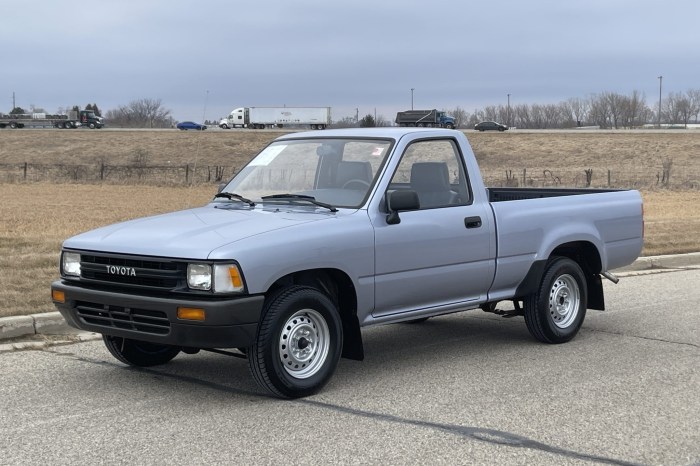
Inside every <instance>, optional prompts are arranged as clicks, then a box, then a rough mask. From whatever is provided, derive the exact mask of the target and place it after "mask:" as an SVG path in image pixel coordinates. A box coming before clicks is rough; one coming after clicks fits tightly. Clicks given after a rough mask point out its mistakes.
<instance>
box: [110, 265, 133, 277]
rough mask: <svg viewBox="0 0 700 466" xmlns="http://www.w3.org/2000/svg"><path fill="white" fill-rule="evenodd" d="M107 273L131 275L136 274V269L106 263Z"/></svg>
mask: <svg viewBox="0 0 700 466" xmlns="http://www.w3.org/2000/svg"><path fill="white" fill-rule="evenodd" d="M105 267H107V273H108V274H110V275H128V276H130V277H135V276H136V271H135V270H134V269H132V268H131V267H117V266H116V265H106V266H105Z"/></svg>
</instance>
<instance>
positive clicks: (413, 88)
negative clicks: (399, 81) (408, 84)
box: [411, 87, 416, 110]
mask: <svg viewBox="0 0 700 466" xmlns="http://www.w3.org/2000/svg"><path fill="white" fill-rule="evenodd" d="M415 90H416V88H415V87H412V88H411V110H413V91H415Z"/></svg>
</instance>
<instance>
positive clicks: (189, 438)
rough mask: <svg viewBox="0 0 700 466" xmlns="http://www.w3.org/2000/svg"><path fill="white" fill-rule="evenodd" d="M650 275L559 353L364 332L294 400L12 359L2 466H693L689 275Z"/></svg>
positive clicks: (478, 337) (454, 330) (517, 342)
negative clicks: (356, 349) (361, 345)
mask: <svg viewBox="0 0 700 466" xmlns="http://www.w3.org/2000/svg"><path fill="white" fill-rule="evenodd" d="M660 267H661V266H660V265H659V264H658V263H657V264H656V265H655V266H654V267H645V268H643V269H642V270H638V271H627V272H622V273H620V275H621V277H622V280H621V281H620V283H619V284H618V285H613V284H612V283H609V282H606V283H605V288H606V300H607V306H608V310H607V311H605V312H598V311H589V312H588V314H587V316H586V321H585V323H584V326H583V328H582V330H581V332H580V333H579V335H578V336H577V337H576V338H575V339H574V340H573V341H571V342H569V343H567V344H563V345H545V344H541V343H538V342H536V341H535V340H533V339H532V337H531V336H530V335H529V333H528V332H527V329H526V327H525V323H524V321H523V320H522V318H519V317H515V318H510V319H506V318H502V317H498V316H495V315H491V314H485V313H483V312H481V311H468V312H464V313H458V314H453V315H449V316H442V317H438V318H433V319H430V320H428V321H427V322H425V323H423V324H420V325H408V324H397V325H386V326H381V327H374V328H369V329H366V330H365V331H364V332H363V336H364V339H365V353H366V359H365V361H363V362H356V361H348V360H341V362H340V365H339V367H338V370H337V371H336V374H335V375H334V377H333V379H332V380H331V382H330V383H329V385H328V386H326V387H325V389H324V390H323V391H322V392H321V393H320V394H318V395H316V396H313V397H309V398H306V399H303V400H295V401H282V400H277V399H273V398H269V397H266V396H264V395H263V394H262V393H261V391H260V390H259V389H258V388H257V387H256V386H255V384H254V382H253V380H252V378H251V377H250V375H249V374H248V369H247V365H246V362H245V361H243V360H239V359H235V358H230V357H227V356H222V355H217V354H211V353H200V354H197V355H180V356H178V357H177V358H175V359H174V360H173V361H172V362H171V363H169V364H167V365H165V366H160V367H156V368H151V369H135V368H129V367H127V366H124V365H123V364H121V363H119V362H117V361H116V360H114V359H113V358H112V357H111V356H110V355H109V353H108V352H107V350H106V349H105V348H104V346H103V345H102V343H101V342H100V341H86V342H79V343H72V344H69V345H64V344H53V343H52V344H46V345H43V346H40V347H37V348H38V350H35V351H26V350H25V351H20V350H18V349H14V350H13V351H6V352H4V353H2V354H0V374H2V376H1V377H2V383H1V384H0V412H2V413H3V415H2V416H1V417H0V434H2V437H1V438H2V439H3V441H2V442H0V464H57V463H61V464H70V463H78V462H80V463H100V464H116V463H138V464H193V463H194V464H210V463H227V464H244V463H246V464H280V463H286V464H312V463H314V464H328V463H334V464H336V463H337V464H380V463H381V464H505V465H507V464H552V465H555V464H556V465H560V464H596V463H597V464H663V465H690V464H699V463H700V374H699V373H698V369H699V368H700V364H698V363H699V362H700V313H698V311H697V303H698V302H700V287H699V286H698V284H700V267H698V266H697V265H692V264H691V265H684V266H678V267H666V268H660ZM59 338H60V337H59ZM74 338H75V336H74ZM24 349H27V347H25V348H24Z"/></svg>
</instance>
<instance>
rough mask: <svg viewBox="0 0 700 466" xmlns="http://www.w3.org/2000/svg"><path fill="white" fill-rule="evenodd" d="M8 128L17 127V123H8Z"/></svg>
mask: <svg viewBox="0 0 700 466" xmlns="http://www.w3.org/2000/svg"><path fill="white" fill-rule="evenodd" d="M10 128H12V129H17V123H15V122H14V121H13V122H12V123H10Z"/></svg>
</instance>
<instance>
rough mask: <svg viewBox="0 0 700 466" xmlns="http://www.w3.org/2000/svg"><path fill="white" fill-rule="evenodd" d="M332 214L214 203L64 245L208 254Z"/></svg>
mask: <svg viewBox="0 0 700 466" xmlns="http://www.w3.org/2000/svg"><path fill="white" fill-rule="evenodd" d="M328 218H332V215H329V214H326V213H320V212H316V211H315V210H311V209H305V210H291V211H280V210H263V209H259V208H258V209H236V208H230V207H223V208H222V207H214V206H213V205H209V206H206V207H199V208H196V209H189V210H183V211H179V212H173V213H169V214H163V215H156V216H153V217H145V218H140V219H136V220H130V221H127V222H122V223H116V224H114V225H110V226H106V227H102V228H98V229H96V230H92V231H88V232H86V233H82V234H79V235H77V236H74V237H72V238H69V239H68V240H66V241H65V242H64V243H63V246H64V247H65V248H70V249H81V250H89V251H103V252H113V253H118V254H138V255H148V256H160V257H178V258H183V259H185V258H188V259H206V258H208V257H209V254H210V253H211V251H213V250H215V249H217V248H220V247H222V246H225V245H227V244H230V243H234V242H236V241H240V240H242V239H245V238H249V237H251V236H255V235H259V234H262V233H266V232H270V231H273V230H281V229H285V228H290V227H293V226H296V225H300V224H303V223H309V222H316V221H320V220H324V219H328Z"/></svg>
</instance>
